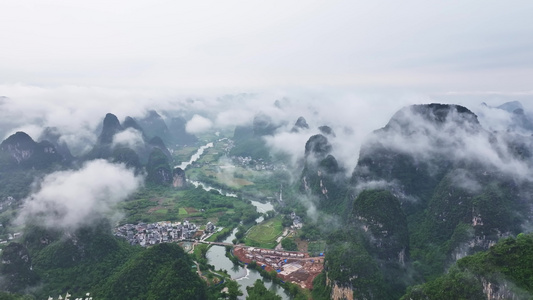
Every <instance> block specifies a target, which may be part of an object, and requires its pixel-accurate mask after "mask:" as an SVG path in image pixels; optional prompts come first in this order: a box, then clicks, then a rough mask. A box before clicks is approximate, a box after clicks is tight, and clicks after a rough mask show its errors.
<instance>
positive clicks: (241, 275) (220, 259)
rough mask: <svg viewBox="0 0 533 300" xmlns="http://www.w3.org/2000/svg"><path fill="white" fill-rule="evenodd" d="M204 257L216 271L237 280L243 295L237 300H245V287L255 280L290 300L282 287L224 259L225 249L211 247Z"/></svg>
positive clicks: (254, 271) (251, 270) (252, 283)
mask: <svg viewBox="0 0 533 300" xmlns="http://www.w3.org/2000/svg"><path fill="white" fill-rule="evenodd" d="M206 256H207V260H208V261H209V264H211V265H214V266H215V269H216V270H218V269H222V270H226V271H227V272H228V274H229V275H230V276H231V278H232V279H234V280H237V283H239V284H240V285H241V287H240V289H241V291H242V292H243V293H244V295H243V296H241V297H239V299H245V298H246V296H247V293H246V287H247V286H252V285H254V283H255V281H256V280H257V279H260V280H262V281H263V283H264V284H265V286H266V288H267V289H270V290H272V291H274V292H275V293H276V294H277V295H279V296H281V298H282V299H284V300H287V299H290V296H289V295H288V294H287V293H286V292H285V290H284V289H283V288H282V287H280V286H279V285H277V284H276V283H273V282H272V281H271V280H267V279H264V278H263V277H261V274H259V272H257V271H256V270H253V269H248V268H243V267H241V266H240V265H236V264H234V263H233V262H232V261H231V260H229V258H227V257H226V249H225V248H224V247H223V246H211V248H209V250H208V251H207V255H206Z"/></svg>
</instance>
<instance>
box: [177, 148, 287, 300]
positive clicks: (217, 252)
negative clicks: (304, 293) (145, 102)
mask: <svg viewBox="0 0 533 300" xmlns="http://www.w3.org/2000/svg"><path fill="white" fill-rule="evenodd" d="M210 147H213V143H208V144H206V145H204V146H202V147H200V148H199V149H198V151H197V152H196V153H195V154H194V155H193V156H192V157H191V159H190V160H189V161H188V162H183V163H181V164H180V165H179V166H176V167H180V168H182V169H183V170H185V169H186V168H187V167H188V166H189V165H190V164H192V163H193V162H195V161H196V160H198V159H199V158H200V156H201V155H202V154H203V153H204V151H205V150H206V149H207V148H210ZM187 181H188V182H189V183H191V184H193V185H194V186H195V187H198V186H200V185H201V186H202V188H203V189H204V190H206V191H210V190H217V191H218V192H219V193H221V194H223V195H226V196H228V197H237V195H236V194H233V193H225V192H224V191H222V190H220V189H217V188H214V187H211V186H208V185H206V184H204V183H202V182H199V181H194V180H187ZM251 202H252V205H253V206H255V207H256V209H257V211H258V212H260V213H265V212H267V211H269V210H273V209H274V206H272V204H271V203H261V202H259V201H251ZM255 221H256V222H257V223H261V222H262V221H263V217H262V216H261V217H259V218H257V219H256V220H255ZM236 232H237V228H235V229H234V230H233V231H232V233H231V235H230V236H228V237H227V238H226V239H225V240H224V243H231V242H232V241H233V239H234V238H235V233H236ZM206 256H207V259H208V261H209V263H210V264H211V265H213V266H215V269H216V270H226V271H227V272H228V274H229V275H230V276H231V278H232V279H234V280H236V281H237V283H239V284H240V285H241V286H240V290H241V291H242V292H243V296H240V297H239V299H246V296H247V292H246V287H247V286H252V285H254V283H255V281H256V280H257V279H260V280H262V281H263V283H264V284H265V286H266V288H267V289H270V290H272V291H274V292H275V293H276V294H277V295H278V296H280V297H281V298H282V299H283V300H288V299H290V296H289V294H288V293H287V292H286V291H285V290H284V289H283V288H282V287H280V286H279V285H278V284H276V283H273V282H272V281H270V280H269V279H264V278H263V277H262V276H261V274H259V272H257V271H256V270H252V269H248V268H245V267H242V266H240V265H235V264H233V262H232V261H231V260H229V258H227V257H226V249H225V248H224V247H222V246H211V248H209V250H208V251H207V254H206Z"/></svg>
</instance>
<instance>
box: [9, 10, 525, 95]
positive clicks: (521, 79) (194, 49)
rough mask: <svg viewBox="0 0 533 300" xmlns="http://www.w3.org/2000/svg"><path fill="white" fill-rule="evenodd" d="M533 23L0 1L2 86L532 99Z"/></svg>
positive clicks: (521, 14) (462, 15) (424, 14)
mask: <svg viewBox="0 0 533 300" xmlns="http://www.w3.org/2000/svg"><path fill="white" fill-rule="evenodd" d="M532 14H533V1H501V0H499V1H492V0H472V1H464V0H452V1H428V0H406V1H379V0H378V1H334V0H329V1H312V0H307V1H287V0H283V1H277V0H271V1H232V0H225V1H220V0H216V1H157V0H151V1H137V0H129V1H99V0H91V1H71V0H68V1H67V0H65V1H41V0H39V1H27V0H17V1H2V3H1V4H0V28H2V29H1V30H0V41H2V45H1V46H0V54H1V56H0V57H1V59H0V84H1V85H0V87H2V86H3V87H5V86H9V85H13V84H22V85H28V86H38V87H58V86H65V85H73V86H84V87H103V88H116V89H144V90H159V91H161V90H165V91H208V90H224V91H232V92H243V91H253V90H261V89H265V90H269V89H279V88H299V87H303V88H308V87H315V86H321V87H327V88H336V87H339V88H341V87H342V88H346V89H351V88H377V89H379V88H381V87H384V88H402V89H407V90H411V89H412V90H413V91H415V90H416V91H424V92H431V93H446V92H461V93H462V92H468V93H473V92H475V93H479V92H489V91H490V92H499V93H530V91H531V90H533V88H532V87H531V79H532V78H533V21H532V20H531V16H532ZM0 95H5V96H10V95H6V93H5V92H2V90H0Z"/></svg>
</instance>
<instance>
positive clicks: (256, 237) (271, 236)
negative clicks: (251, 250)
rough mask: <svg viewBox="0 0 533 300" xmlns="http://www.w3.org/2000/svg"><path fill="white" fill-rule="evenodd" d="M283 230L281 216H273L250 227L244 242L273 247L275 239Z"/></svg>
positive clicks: (262, 246)
mask: <svg viewBox="0 0 533 300" xmlns="http://www.w3.org/2000/svg"><path fill="white" fill-rule="evenodd" d="M282 232H283V226H282V225H281V218H280V217H275V218H272V219H270V220H268V221H265V222H263V223H261V224H258V225H257V226H254V227H252V228H251V229H250V231H249V232H248V234H247V235H246V239H245V241H246V244H247V245H250V246H256V247H261V248H274V247H275V246H276V239H277V238H278V237H279V236H280V235H281V233H282Z"/></svg>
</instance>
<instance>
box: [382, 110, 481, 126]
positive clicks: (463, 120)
mask: <svg viewBox="0 0 533 300" xmlns="http://www.w3.org/2000/svg"><path fill="white" fill-rule="evenodd" d="M420 122H423V123H425V124H432V125H434V126H435V127H440V126H443V125H444V124H453V125H458V126H461V127H464V128H468V127H475V128H477V127H479V126H480V124H479V121H478V119H477V116H476V114H474V113H473V112H472V111H470V110H469V109H468V108H466V107H464V106H461V105H455V104H439V103H432V104H421V105H411V106H407V107H404V108H402V109H401V110H399V111H398V112H397V113H395V114H394V116H393V117H392V118H391V120H390V121H389V123H388V124H387V126H385V129H386V130H389V129H394V128H396V129H401V130H403V131H407V132H409V131H413V130H414V131H417V130H418V127H420Z"/></svg>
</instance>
